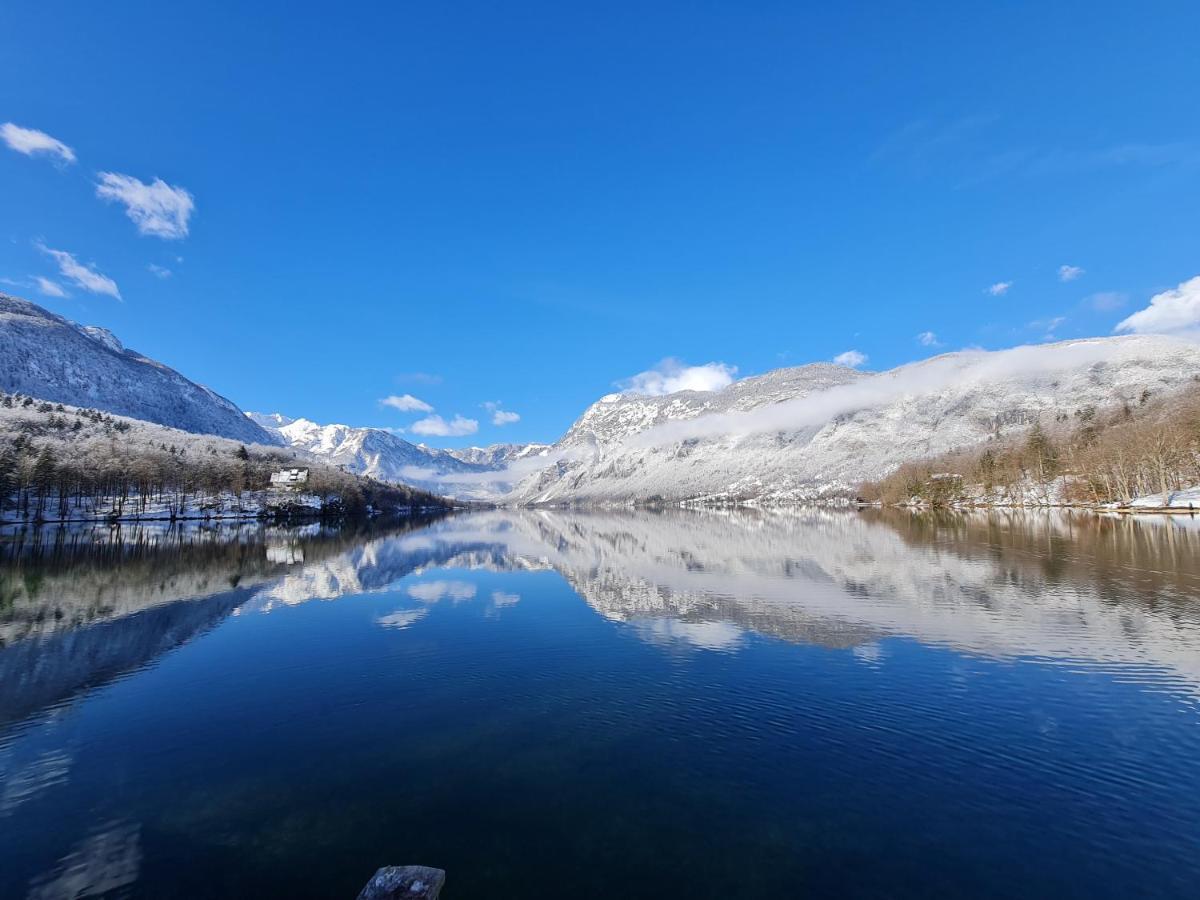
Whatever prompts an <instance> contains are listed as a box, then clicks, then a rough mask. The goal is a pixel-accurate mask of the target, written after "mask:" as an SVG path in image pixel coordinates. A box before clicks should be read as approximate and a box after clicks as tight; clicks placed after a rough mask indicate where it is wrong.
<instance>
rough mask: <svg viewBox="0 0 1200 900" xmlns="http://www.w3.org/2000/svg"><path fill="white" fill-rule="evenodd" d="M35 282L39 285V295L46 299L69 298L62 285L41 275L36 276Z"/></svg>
mask: <svg viewBox="0 0 1200 900" xmlns="http://www.w3.org/2000/svg"><path fill="white" fill-rule="evenodd" d="M33 280H34V281H35V282H36V283H37V289H38V293H40V294H42V295H43V296H45V297H65V296H67V292H66V291H64V290H63V287H62V285H61V284H59V283H58V282H57V281H51V280H50V279H49V278H43V277H42V276H41V275H35V276H34V279H33Z"/></svg>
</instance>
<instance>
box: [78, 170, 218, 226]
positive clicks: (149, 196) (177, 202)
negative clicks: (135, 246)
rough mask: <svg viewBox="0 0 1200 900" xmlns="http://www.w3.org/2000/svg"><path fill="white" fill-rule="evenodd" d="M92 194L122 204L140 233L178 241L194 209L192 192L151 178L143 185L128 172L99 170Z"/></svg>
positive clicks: (159, 179)
mask: <svg viewBox="0 0 1200 900" xmlns="http://www.w3.org/2000/svg"><path fill="white" fill-rule="evenodd" d="M99 174H100V183H99V184H97V185H96V196H97V197H100V198H102V199H104V200H115V201H116V202H118V203H120V204H122V205H124V207H125V214H126V215H127V216H129V218H130V219H131V220H133V223H134V224H135V225H137V229H138V231H139V232H140V233H142V234H146V235H153V236H154V237H160V238H166V239H167V240H179V239H180V238H185V237H187V234H188V220H189V219H190V218H191V216H192V213H193V212H194V211H195V209H196V203H195V201H194V200H193V199H192V195H191V194H190V193H188V192H187V191H186V190H184V189H183V188H181V187H175V186H173V185H169V184H167V183H166V182H165V181H163V180H162V179H161V178H155V179H154V180H153V181H152V182H150V184H146V183H145V182H144V181H141V180H140V179H137V178H134V177H133V176H132V175H120V174H118V173H116V172H101V173H99Z"/></svg>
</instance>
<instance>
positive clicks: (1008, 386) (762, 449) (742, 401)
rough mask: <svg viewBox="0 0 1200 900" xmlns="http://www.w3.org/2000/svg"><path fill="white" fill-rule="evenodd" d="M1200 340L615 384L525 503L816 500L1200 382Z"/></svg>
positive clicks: (1117, 340) (1109, 342)
mask: <svg viewBox="0 0 1200 900" xmlns="http://www.w3.org/2000/svg"><path fill="white" fill-rule="evenodd" d="M1196 380H1200V347H1197V345H1196V344H1194V343H1191V342H1188V341H1184V340H1181V339H1176V338H1169V337H1163V336H1150V335H1133V336H1126V337H1113V338H1094V339H1089V340H1077V341H1064V342H1060V343H1056V344H1044V345H1039V346H1031V347H1019V348H1015V349H1013V350H1007V351H999V352H995V353H984V352H982V351H979V352H975V351H964V352H961V353H949V354H944V355H942V356H937V357H934V358H932V359H928V360H924V361H922V362H918V363H913V364H910V365H906V366H901V367H899V368H896V369H893V370H891V371H888V372H881V373H865V372H859V371H856V370H854V369H848V368H845V367H842V366H834V365H828V364H819V365H809V366H801V367H799V368H793V369H780V370H777V371H774V372H770V373H768V374H766V375H762V376H758V377H753V378H746V379H743V380H742V381H738V382H735V383H734V384H732V385H730V386H729V387H727V388H724V389H723V390H720V391H712V392H699V391H683V392H679V393H674V394H668V395H666V396H655V397H648V396H639V395H635V394H630V393H625V394H610V395H608V396H606V397H603V398H601V399H600V400H599V401H598V402H597V403H595V404H594V405H593V406H591V407H590V408H589V409H588V410H587V411H586V412H585V413H584V414H583V416H582V417H581V418H580V419H579V420H578V421H577V422H576V423H575V424H574V425H573V426H571V428H570V430H568V431H567V433H566V434H565V435H564V436H563V438H562V439H561V440H560V441H559V442H558V443H557V444H556V445H555V446H554V447H553V449H552V450H551V451H549V453H548V457H549V458H550V459H553V460H554V462H553V465H550V466H548V467H546V468H544V469H542V470H540V471H537V472H534V473H533V474H529V475H527V476H526V477H524V479H523V480H521V481H520V483H519V485H518V487H517V488H516V489H515V490H514V491H513V493H512V494H511V495H510V498H509V499H510V500H512V501H514V502H518V503H526V504H538V503H585V504H586V503H632V502H639V501H642V502H644V501H647V500H655V499H661V500H664V501H676V500H693V499H695V500H701V499H703V500H747V499H761V500H775V501H786V500H803V499H812V498H818V497H823V496H830V495H837V494H845V493H849V492H850V491H852V490H853V489H854V487H855V486H856V485H857V484H858V483H860V482H861V481H863V480H866V479H872V478H879V477H881V476H883V475H885V474H887V473H889V472H891V471H893V470H894V469H895V468H896V467H897V466H899V465H901V464H902V463H904V462H907V461H910V460H915V459H921V458H924V457H929V456H934V455H937V454H940V453H945V452H948V451H951V450H955V449H960V448H965V447H971V446H975V445H978V444H981V443H983V442H985V441H987V440H989V439H990V438H992V437H994V436H1000V435H1005V434H1009V433H1012V432H1014V431H1018V430H1021V429H1025V428H1028V427H1029V426H1030V425H1032V424H1033V423H1034V422H1037V421H1045V422H1053V421H1054V420H1055V418H1056V417H1058V416H1062V415H1066V416H1071V415H1073V414H1074V413H1076V412H1077V411H1082V410H1084V409H1086V408H1087V407H1089V406H1094V407H1097V408H1104V407H1108V406H1112V405H1114V404H1120V403H1122V402H1132V403H1137V402H1138V401H1139V399H1140V397H1141V395H1142V393H1143V392H1144V391H1147V390H1148V391H1150V392H1151V393H1152V394H1154V395H1157V394H1159V393H1160V392H1170V391H1175V390H1180V389H1183V388H1188V389H1193V388H1194V386H1195V381H1196Z"/></svg>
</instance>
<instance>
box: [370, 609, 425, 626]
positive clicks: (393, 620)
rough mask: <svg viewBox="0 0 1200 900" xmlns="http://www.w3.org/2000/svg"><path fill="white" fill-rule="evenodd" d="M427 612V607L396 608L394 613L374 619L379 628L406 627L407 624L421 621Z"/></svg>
mask: <svg viewBox="0 0 1200 900" xmlns="http://www.w3.org/2000/svg"><path fill="white" fill-rule="evenodd" d="M428 614H429V610H427V609H398V610H396V611H395V612H394V613H388V614H387V615H386V616H380V617H379V618H378V619H376V620H375V624H376V625H379V626H380V627H381V628H397V629H400V628H407V627H408V626H409V625H412V624H413V623H415V622H419V621H421V619H423V618H425V616H427V615H428Z"/></svg>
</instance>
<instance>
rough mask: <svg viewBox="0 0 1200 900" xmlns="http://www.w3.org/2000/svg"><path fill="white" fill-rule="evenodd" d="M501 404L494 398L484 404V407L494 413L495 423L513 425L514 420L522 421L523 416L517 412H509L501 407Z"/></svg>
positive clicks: (493, 419)
mask: <svg viewBox="0 0 1200 900" xmlns="http://www.w3.org/2000/svg"><path fill="white" fill-rule="evenodd" d="M500 406H501V405H500V404H499V403H497V402H496V401H494V400H489V401H488V402H487V403H484V404H483V408H484V409H486V410H487V411H488V412H490V413H491V414H492V424H493V425H511V424H513V423H514V422H520V421H521V417H520V415H518V414H517V413H515V412H509V411H508V410H506V409H501V408H500Z"/></svg>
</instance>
